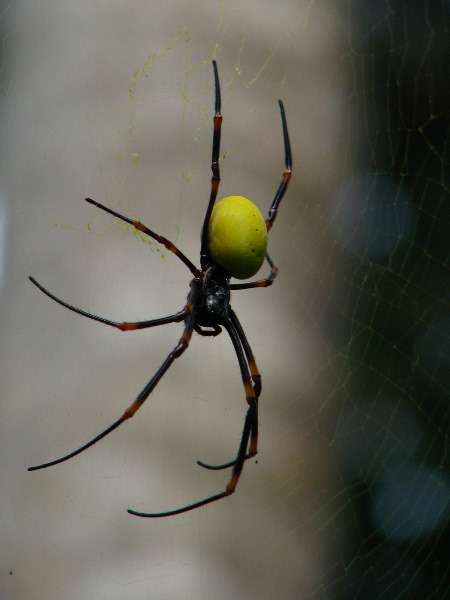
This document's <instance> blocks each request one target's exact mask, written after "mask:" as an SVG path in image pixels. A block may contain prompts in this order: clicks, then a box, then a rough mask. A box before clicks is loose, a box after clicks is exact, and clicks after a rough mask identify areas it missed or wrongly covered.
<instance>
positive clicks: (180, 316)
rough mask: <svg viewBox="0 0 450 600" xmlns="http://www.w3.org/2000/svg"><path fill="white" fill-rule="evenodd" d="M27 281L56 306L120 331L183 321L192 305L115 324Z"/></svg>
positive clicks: (31, 278)
mask: <svg viewBox="0 0 450 600" xmlns="http://www.w3.org/2000/svg"><path fill="white" fill-rule="evenodd" d="M29 280H30V281H31V282H32V283H34V285H35V286H36V287H37V288H39V289H40V290H41V292H43V293H44V294H45V295H46V296H48V297H49V298H51V299H52V300H54V301H55V302H57V303H58V304H61V306H64V307H65V308H68V309H69V310H71V311H72V312H75V313H77V314H79V315H82V316H83V317H87V318H88V319H92V320H93V321H98V322H99V323H103V324H104V325H110V326H111V327H116V328H117V329H120V330H121V331H132V330H135V329H145V328H147V327H157V326H158V325H166V324H167V323H178V322H179V321H183V320H184V319H185V318H186V316H187V315H188V314H189V312H190V311H191V310H192V303H189V302H188V303H187V304H186V306H185V307H184V308H183V310H180V311H179V312H177V313H175V314H174V315H169V316H168V317H161V318H159V319H151V320H150V321H137V322H127V321H125V322H123V323H117V322H116V321H110V320H109V319H104V318H103V317H98V316H97V315H93V314H91V313H89V312H86V311H85V310H81V308H77V307H76V306H73V305H72V304H68V303H67V302H65V301H64V300H61V299H60V298H58V297H57V296H55V295H54V294H52V293H51V292H49V291H48V290H47V289H45V287H44V286H42V285H41V284H40V283H38V282H37V281H36V279H34V277H31V275H30V277H29Z"/></svg>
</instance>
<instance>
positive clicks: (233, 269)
mask: <svg viewBox="0 0 450 600" xmlns="http://www.w3.org/2000/svg"><path fill="white" fill-rule="evenodd" d="M266 250H267V228H266V224H265V221H264V219H263V217H262V215H261V213H260V211H259V209H258V208H257V207H256V206H255V205H254V204H253V203H252V202H250V200H248V199H247V198H244V197H242V196H227V197H226V198H222V199H221V200H219V201H218V202H216V203H215V205H214V208H213V210H212V213H211V220H210V222H209V253H210V255H211V258H212V259H213V260H214V261H215V262H216V263H218V264H219V265H221V267H223V269H225V271H226V273H228V275H229V276H230V277H236V279H248V278H249V277H252V276H253V275H255V273H257V272H258V271H259V269H260V267H261V265H262V263H263V261H264V257H265V255H266Z"/></svg>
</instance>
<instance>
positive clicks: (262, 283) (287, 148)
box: [230, 100, 292, 290]
mask: <svg viewBox="0 0 450 600" xmlns="http://www.w3.org/2000/svg"><path fill="white" fill-rule="evenodd" d="M278 104H279V106H280V114H281V124H282V128H283V141H284V167H285V168H284V171H283V176H282V179H281V183H280V185H279V186H278V189H277V191H276V194H275V197H274V199H273V201H272V204H271V205H270V208H269V214H268V216H267V219H266V228H267V231H270V229H271V228H272V225H273V224H274V222H275V219H276V218H277V214H278V206H279V205H280V202H281V200H282V199H283V196H284V194H285V193H286V190H287V188H288V185H289V181H290V180H291V176H292V154H291V143H290V141H289V132H288V128H287V122H286V114H285V112H284V104H283V102H282V101H281V100H278ZM266 260H267V262H268V263H269V266H270V273H269V275H268V276H267V277H266V278H265V279H260V280H259V281H250V282H249V283H232V284H231V285H230V290H248V289H249V288H255V287H268V286H269V285H272V283H273V281H274V279H275V277H276V276H277V274H278V268H277V267H276V266H275V264H274V263H273V261H272V259H271V258H270V256H269V255H268V254H266Z"/></svg>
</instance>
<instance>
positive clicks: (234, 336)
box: [197, 307, 261, 471]
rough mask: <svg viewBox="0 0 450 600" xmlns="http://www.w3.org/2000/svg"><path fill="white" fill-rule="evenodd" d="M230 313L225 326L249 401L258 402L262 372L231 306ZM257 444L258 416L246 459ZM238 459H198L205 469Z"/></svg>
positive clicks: (233, 463) (252, 430) (215, 468)
mask: <svg viewBox="0 0 450 600" xmlns="http://www.w3.org/2000/svg"><path fill="white" fill-rule="evenodd" d="M229 315H230V324H229V325H227V324H225V327H226V329H227V331H228V333H229V335H230V338H231V340H232V342H233V345H234V349H235V352H236V355H237V357H238V361H239V366H240V368H241V375H242V381H243V383H244V387H245V389H246V392H247V402H248V403H249V404H250V402H251V399H252V398H255V399H256V402H257V401H258V398H259V396H260V394H261V374H260V373H259V371H258V367H257V366H256V361H255V357H254V356H253V352H252V349H251V347H250V344H249V343H248V340H247V337H246V335H245V333H244V330H243V328H242V325H241V324H240V322H239V319H238V318H237V315H236V313H235V312H234V310H233V309H232V308H231V307H230V313H229ZM230 325H231V326H230ZM242 348H243V349H244V352H245V359H246V360H245V359H244V356H243V354H242ZM246 361H247V362H246ZM247 365H248V366H247ZM248 367H249V368H250V372H251V375H252V377H251V380H252V381H253V384H252V383H251V381H250V374H249V370H248ZM249 392H250V394H251V396H249ZM249 398H250V400H249ZM257 446H258V419H257V417H256V419H255V420H254V422H253V425H252V429H251V431H250V448H249V452H248V453H247V454H246V456H245V459H244V460H247V459H249V458H252V457H253V456H255V454H256V453H257ZM237 460H238V459H237V458H236V459H235V460H232V461H230V462H228V463H224V464H222V465H210V464H208V463H205V462H203V461H200V460H198V461H197V464H198V465H200V467H203V468H204V469H209V470H211V471H220V470H222V469H227V468H229V467H232V466H233V465H235V464H236V461H237Z"/></svg>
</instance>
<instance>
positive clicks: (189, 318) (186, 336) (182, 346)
mask: <svg viewBox="0 0 450 600" xmlns="http://www.w3.org/2000/svg"><path fill="white" fill-rule="evenodd" d="M200 285H201V282H200V280H196V279H194V280H193V281H192V283H191V291H190V292H189V296H188V303H187V304H186V307H185V308H186V324H185V327H184V331H183V335H182V336H181V338H180V340H179V342H178V344H177V345H176V346H175V348H174V349H173V350H172V351H171V352H170V353H169V354H168V356H167V358H166V359H165V361H164V362H163V364H162V365H161V366H160V367H159V369H158V371H157V372H156V373H155V374H154V375H153V377H152V378H151V379H150V381H149V382H148V383H147V385H146V386H145V387H144V389H143V390H142V391H141V392H140V394H139V395H138V396H137V398H136V399H135V400H134V402H133V403H132V404H131V405H130V406H129V407H128V408H127V409H126V410H125V412H124V413H123V415H122V416H121V417H120V419H118V420H117V421H115V422H114V423H113V424H112V425H110V426H109V427H108V429H105V431H103V432H102V433H100V434H99V435H97V436H96V437H95V438H94V439H92V440H91V441H90V442H88V443H87V444H84V446H81V448H78V450H74V451H73V452H70V454H67V455H66V456H63V457H62V458H58V459H56V460H52V461H51V462H48V463H44V464H42V465H37V466H35V467H29V468H28V470H29V471H37V470H38V469H46V468H47V467H51V466H53V465H57V464H59V463H62V462H65V461H66V460H69V459H70V458H73V457H74V456H77V454H81V452H84V450H87V449H88V448H90V447H91V446H93V445H94V444H96V443H97V442H98V441H100V440H101V439H103V438H104V437H106V436H107V435H108V434H110V433H111V432H112V431H114V429H117V427H119V425H121V424H122V423H123V422H124V421H127V420H128V419H131V417H133V416H134V415H135V413H136V412H137V411H138V409H139V408H140V407H141V406H142V405H143V404H144V402H145V401H146V400H147V398H148V397H149V395H150V394H151V393H152V391H153V390H154V388H155V386H156V385H157V384H158V382H159V381H160V380H161V379H162V377H163V375H164V374H165V373H166V371H167V370H168V369H169V367H170V366H171V364H172V363H173V362H174V360H175V359H176V358H178V357H179V356H181V355H182V354H183V352H184V351H185V350H186V348H187V347H188V346H189V342H190V339H191V337H192V332H193V330H194V324H195V319H196V301H197V298H198V294H199V291H200ZM187 307H190V308H189V309H187Z"/></svg>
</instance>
